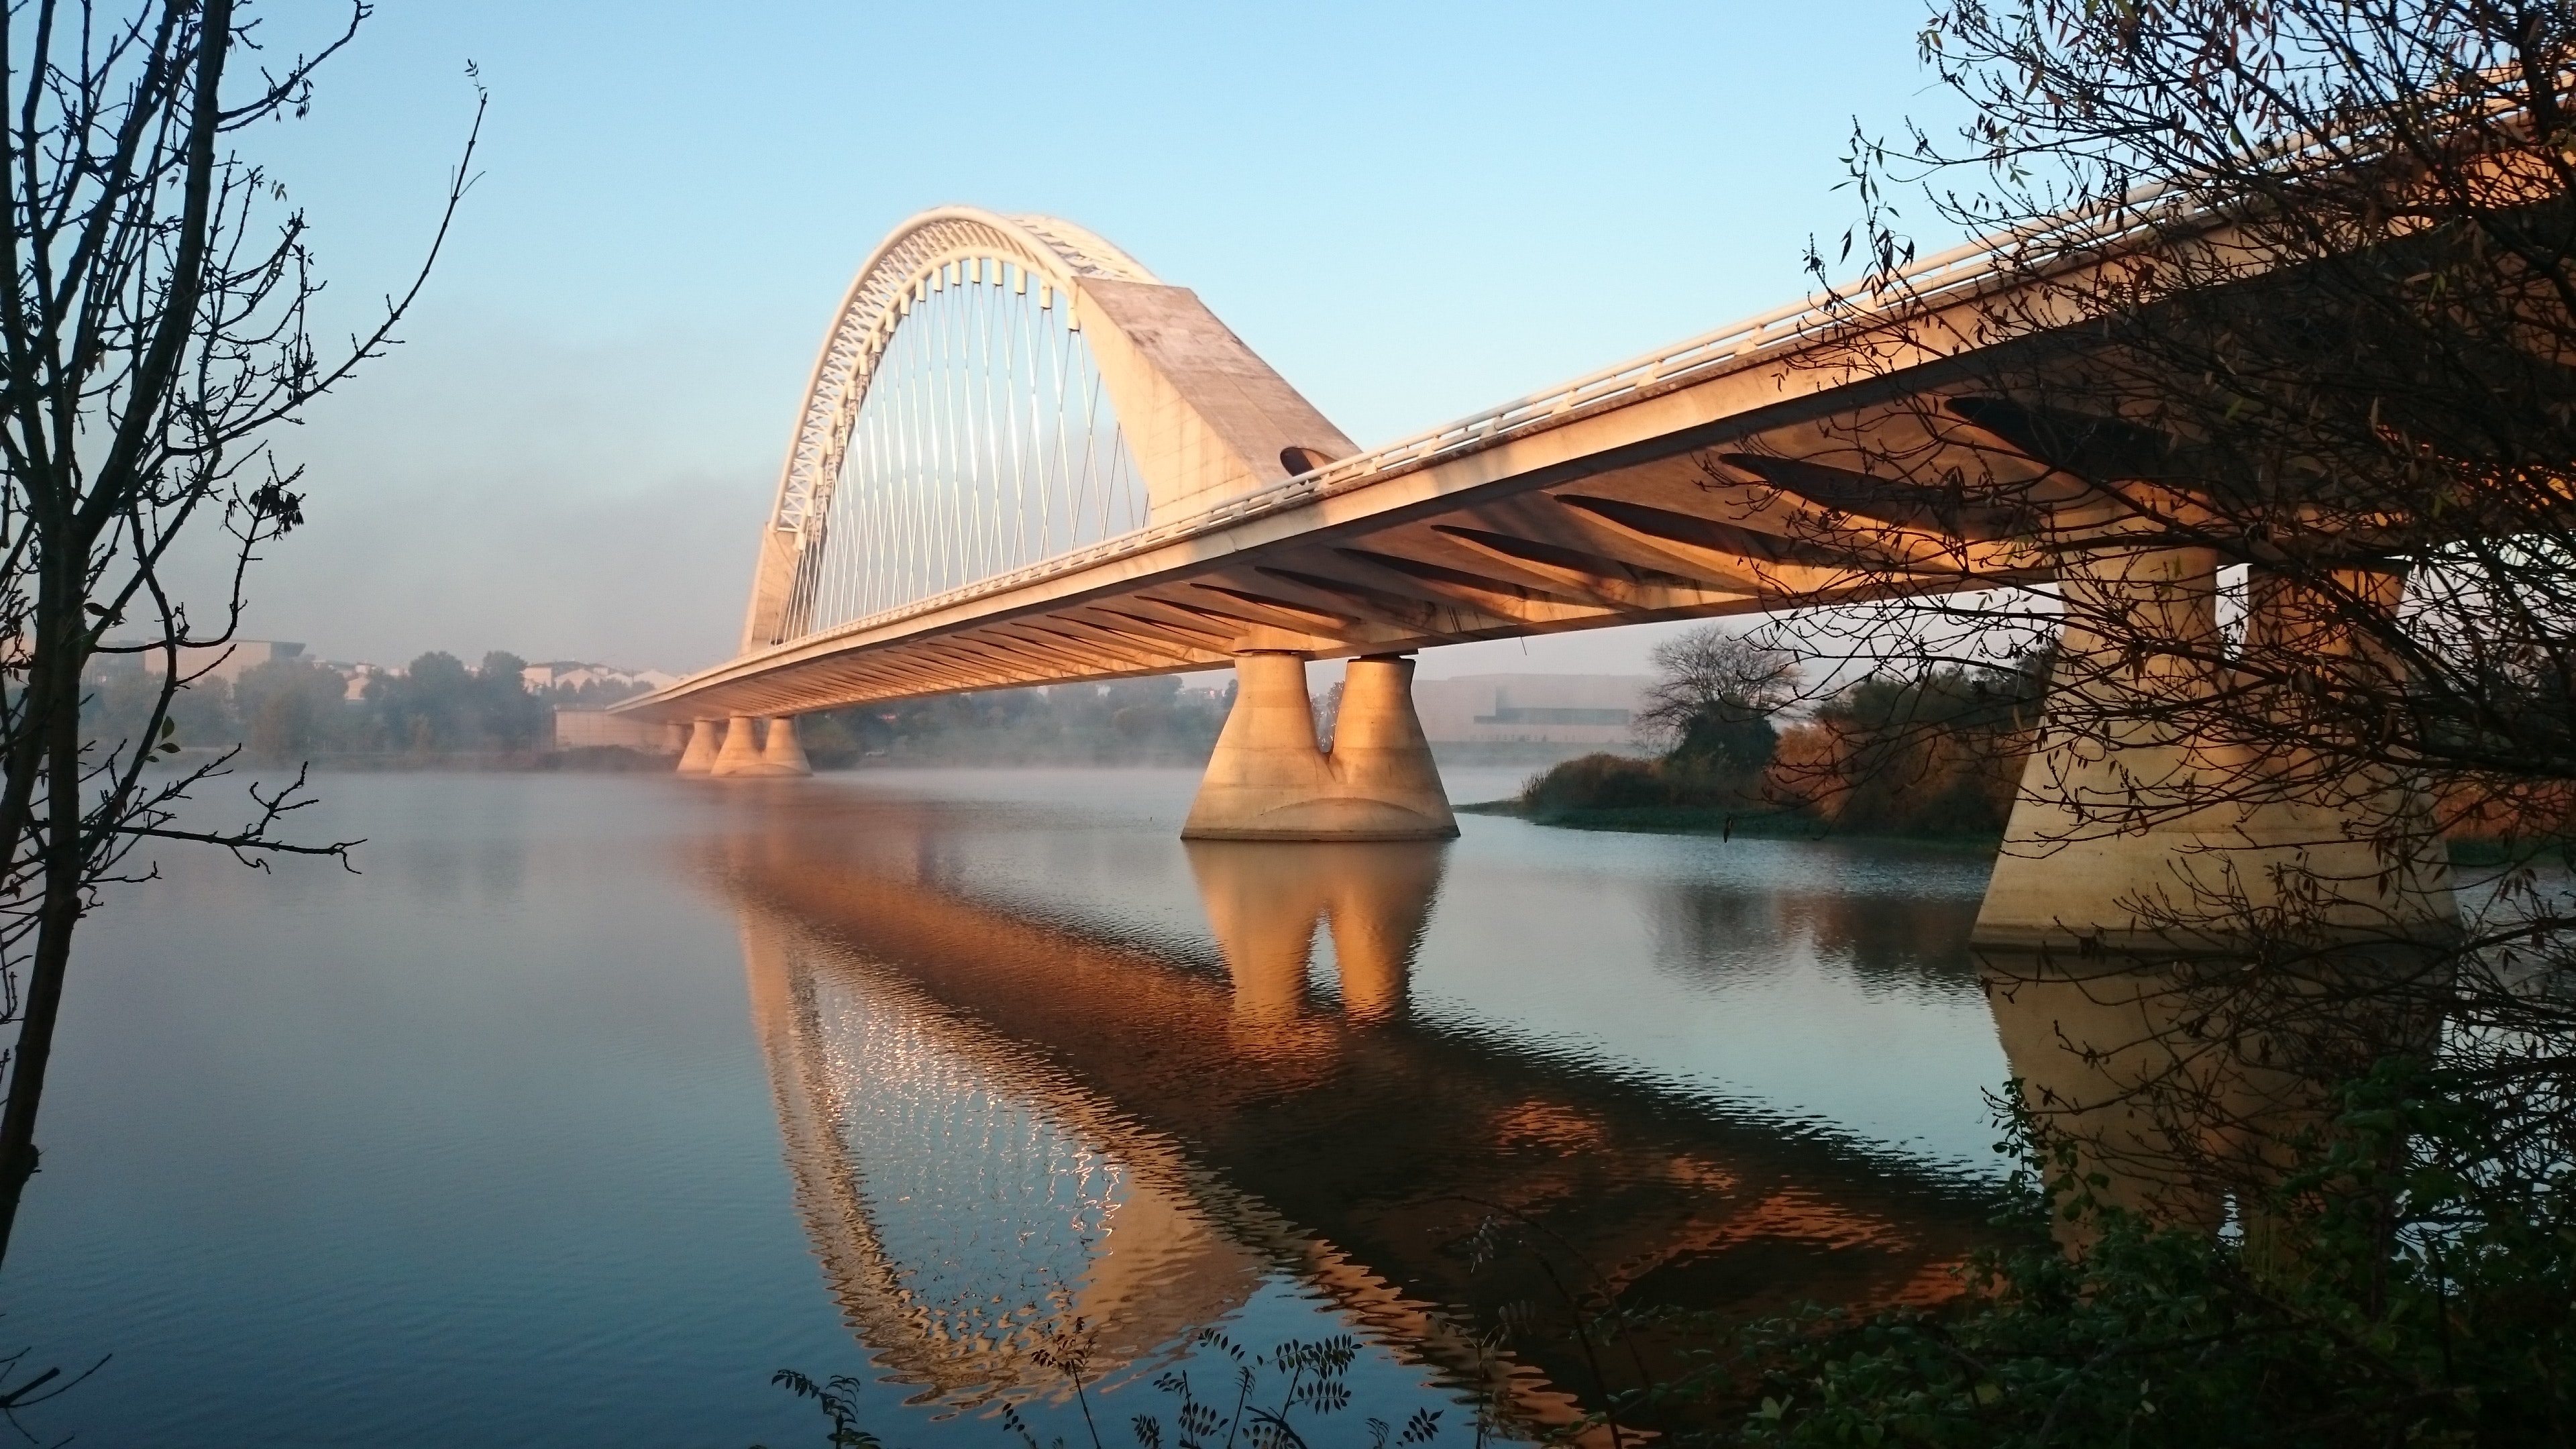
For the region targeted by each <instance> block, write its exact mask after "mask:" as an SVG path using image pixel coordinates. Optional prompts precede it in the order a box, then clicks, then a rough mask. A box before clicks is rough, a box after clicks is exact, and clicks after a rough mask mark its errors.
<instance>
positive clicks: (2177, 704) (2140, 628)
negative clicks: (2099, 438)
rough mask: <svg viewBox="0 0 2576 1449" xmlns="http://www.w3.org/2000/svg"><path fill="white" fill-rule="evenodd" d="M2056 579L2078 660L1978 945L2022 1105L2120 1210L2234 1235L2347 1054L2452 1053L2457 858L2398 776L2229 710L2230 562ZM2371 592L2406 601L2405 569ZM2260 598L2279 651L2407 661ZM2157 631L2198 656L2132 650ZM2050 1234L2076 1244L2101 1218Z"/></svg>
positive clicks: (2133, 559) (2137, 554)
mask: <svg viewBox="0 0 2576 1449" xmlns="http://www.w3.org/2000/svg"><path fill="white" fill-rule="evenodd" d="M2059 582H2060V587H2061V589H2062V591H2063V593H2064V596H2065V599H2066V622H2065V625H2064V626H2063V629H2062V632H2061V635H2060V639H2059V644H2058V659H2057V665H2056V673H2055V676H2054V678H2052V680H2051V681H2050V692H2049V698H2048V702H2047V706H2046V712H2045V714H2044V715H2043V717H2042V720H2041V725H2040V735H2039V739H2038V742H2037V744H2036V747H2035V748H2034V749H2033V750H2032V752H2031V755H2030V759H2029V762H2028V764H2027V765H2026V766H2025V767H2024V770H2023V775H2022V780H2021V787H2020V791H2019V793H2018V795H2017V796H2016V798H2015V800H2014V804H2013V810H2012V818H2011V820H2010V822H2009V824H2007V826H2006V827H2005V837H2004V847H2003V854H2002V856H2001V857H2000V858H1999V859H1998V860H1997V861H1996V863H1995V872H1994V875H1993V877H1992V878H1991V879H1990V881H1989V882H1988V885H1987V888H1986V898H1985V902H1984V905H1983V906H1982V907H1981V909H1980V910H1979V912H1978V916H1977V924H1976V930H1975V934H1974V937H1973V939H1974V941H1975V944H1976V945H1977V947H1978V948H1979V951H1978V954H1979V957H1980V965H1981V967H1982V970H1983V975H1984V982H1985V986H1986V991H1987V996H1988V1000H1989V1001H1990V1003H1991V1004H1992V1006H1993V1009H1994V1012H1995V1019H1996V1024H1997V1027H1998V1029H1999V1031H2000V1033H2001V1036H2002V1039H2003V1044H2004V1050H2005V1056H2006V1058H2007V1060H2008V1061H2009V1062H2010V1063H2011V1066H2012V1071H2013V1075H2014V1076H2015V1077H2016V1078H2018V1079H2019V1080H2020V1081H2021V1083H2022V1091H2023V1096H2024V1101H2025V1103H2026V1105H2027V1106H2028V1107H2029V1108H2030V1110H2032V1111H2033V1112H2035V1113H2037V1114H2039V1115H2040V1116H2042V1118H2043V1119H2045V1120H2046V1121H2047V1123H2048V1125H2049V1126H2050V1128H2051V1129H2052V1130H2054V1131H2057V1132H2060V1133H2063V1134H2064V1135H2065V1136H2066V1138H2067V1139H2068V1141H2069V1142H2070V1143H2071V1144H2072V1145H2073V1146H2074V1148H2075V1150H2076V1152H2077V1154H2078V1161H2079V1165H2080V1166H2081V1167H2082V1168H2083V1170H2084V1171H2086V1172H2087V1173H2099V1174H2100V1175H2101V1177H2102V1179H2103V1181H2104V1184H2105V1185H2104V1186H2103V1187H2101V1188H2100V1189H2099V1194H2100V1196H2101V1197H2102V1199H2103V1200H2104V1201H2106V1202H2109V1203H2112V1204H2115V1205H2118V1206H2122V1207H2126V1208H2129V1209H2132V1210H2134V1211H2138V1212H2142V1213H2145V1214H2146V1215H2148V1216H2149V1217H2151V1218H2153V1219H2156V1220H2159V1221H2163V1222H2171V1223H2178V1224H2184V1225H2190V1226H2196V1227H2200V1228H2204V1229H2208V1230H2212V1231H2214V1230H2216V1228H2217V1227H2218V1225H2219V1223H2220V1221H2221V1220H2222V1218H2223V1216H2224V1213H2225V1210H2226V1207H2227V1198H2228V1197H2229V1195H2230V1194H2231V1193H2241V1192H2242V1191H2244V1190H2245V1189H2247V1188H2249V1187H2252V1186H2256V1185H2260V1184H2264V1183H2268V1182H2276V1181H2278V1179H2279V1174H2280V1173H2281V1171H2282V1170H2283V1169H2284V1167H2285V1166H2286V1164H2287V1162H2288V1161H2289V1150H2288V1144H2290V1143H2292V1142H2293V1141H2295V1140H2296V1139H2297V1137H2298V1136H2299V1134H2300V1133H2302V1132H2303V1131H2308V1130H2313V1129H2317V1128H2319V1127H2321V1126H2322V1125H2323V1124H2324V1123H2325V1122H2326V1121H2328V1120H2329V1114H2328V1112H2327V1110H2326V1108H2327V1103H2328V1097H2327V1093H2326V1091H2325V1090H2324V1086H2323V1081H2324V1079H2325V1078H2326V1077H2327V1076H2328V1075H2331V1074H2339V1073H2340V1071H2341V1070H2342V1068H2340V1067H2338V1066H2337V1065H2335V1064H2337V1063H2346V1062H2366V1061H2370V1060H2374V1059H2376V1058H2377V1057H2379V1056H2382V1055H2385V1054H2387V1053H2389V1052H2391V1051H2395V1052H2401V1053H2409V1054H2412V1053H2418V1052H2422V1051H2424V1050H2426V1049H2427V1048H2429V1046H2430V1045H2431V1043H2432V1041H2433V1040H2434V1036H2435V1032H2434V1026H2435V1023H2436V1021H2437V1019H2438V1011H2436V1010H2433V1009H2432V1008H2431V1007H2430V1006H2429V1005H2428V1003H2430V1002H2433V1001H2435V1000H2437V999H2438V997H2439V995H2440V982H2439V981H2438V980H2437V979H2435V978H2434V977H2432V976H2430V975H2429V974H2428V969H2429V968H2432V967H2437V966H2438V965H2439V962H2440V957H2439V955H2438V953H2437V952H2435V951H2434V950H2432V949H2431V948H2430V946H2431V943H2434V942H2438V941H2439V940H2441V939H2442V938H2444V937H2445V936H2447V935H2448V934H2450V933H2451V932H2453V931H2455V930H2456V929H2457V907H2456V906H2455V904H2454V903H2453V900H2452V895H2451V884H2450V866H2449V861H2448V857H2447V855H2446V854H2445V852H2444V846H2443V843H2442V841H2441V839H2440V837H2439V836H2438V835H2437V834H2435V833H2434V832H2433V831H2432V830H2431V828H2430V824H2429V822H2430V813H2429V811H2428V810H2427V808H2426V804H2425V802H2424V801H2423V799H2422V798H2421V797H2420V795H2419V794H2418V793H2417V792H2415V791H2414V790H2413V789H2412V788H2411V786H2410V785H2409V784H2408V783H2407V782H2406V781H2405V780H2404V779H2403V778H2401V777H2398V776H2395V775H2393V774H2388V773H2382V772H2373V771H2369V770H2354V769H2350V768H2345V767H2338V766H2330V765H2329V764H2328V762H2325V761H2322V760H2319V759H2317V758H2312V757H2304V756H2303V752H2302V751H2301V750H2300V749H2299V748H2298V747H2297V745H2296V736H2297V731H2296V730H2295V729H2288V728H2284V729H2281V730H2278V731H2274V730H2271V729H2266V728H2247V729H2244V730H2243V731H2242V732H2241V733H2240V732H2238V731H2236V730H2233V729H2230V728H2229V727H2227V726H2226V725H2224V724H2220V723H2218V722H2217V719H2218V717H2217V713H2216V710H2215V708H2214V706H2215V704H2216V702H2217V701H2218V699H2219V695H2218V693H2217V691H2218V688H2219V685H2220V683H2221V676H2220V674H2219V672H2218V671H2219V670H2220V669H2221V668H2223V667H2225V665H2224V663H2223V661H2222V660H2221V659H2220V657H2219V655H2220V651H2219V630H2218V615H2217V607H2216V606H2217V595H2218V589H2217V569H2216V557H2215V555H2214V554H2213V553H2212V551H2210V550H2207V549H2134V548H2133V549H2129V550H2125V551H2123V550H2117V549H2114V548H2110V547H2103V548H2099V549H2096V550H2094V551H2093V552H2091V553H2090V554H2087V555H2078V556H2071V557H2069V558H2067V559H2066V560H2065V561H2063V562H2062V563H2061V564H2060V570H2059ZM2349 586H2350V589H2351V593H2352V594H2353V595H2354V596H2355V597H2358V598H2360V599H2362V600H2365V601H2367V603H2368V604H2369V606H2370V607H2373V608H2384V609H2387V610H2390V611H2393V610H2394V609H2395V608H2396V607H2397V604H2398V595H2399V593H2400V592H2401V587H2402V579H2401V578H2400V577H2399V576H2397V575H2395V574H2382V575H2377V576H2371V577H2364V576H2361V575H2356V576H2355V577H2354V578H2353V579H2352V580H2351V581H2349ZM2246 606H2247V612H2246V618H2245V630H2246V639H2247V641H2248V645H2249V647H2251V646H2255V645H2260V646H2261V648H2262V654H2263V656H2264V657H2266V658H2267V659H2268V660H2269V661H2270V662H2273V663H2277V662H2278V661H2280V660H2281V659H2283V658H2285V657H2292V656H2295V657H2297V658H2299V659H2301V660H2302V661H2314V662H2315V664H2316V666H2317V667H2318V668H2320V669H2323V670H2328V671H2331V670H2333V669H2335V668H2337V667H2339V664H2340V666H2342V667H2354V668H2358V669H2362V670H2375V669H2381V668H2385V667H2386V666H2384V665H2381V664H2378V663H2377V662H2375V661H2371V660H2368V659H2366V658H2364V657H2362V656H2361V654H2360V653H2359V650H2360V649H2361V648H2362V647H2364V646H2362V645H2361V644H2359V643H2358V642H2357V641H2356V639H2355V637H2354V633H2353V631H2351V630H2349V629H2348V628H2346V627H2344V626H2341V625H2338V624H2336V623H2334V622H2333V621H2334V620H2335V618H2336V617H2337V615H2336V613H2335V610H2334V608H2331V607H2324V606H2322V605H2321V601H2319V600H2316V599H2312V598H2302V597H2300V596H2299V595H2297V594H2296V593H2295V592H2293V591H2292V590H2291V589H2290V588H2289V587H2288V586H2287V585H2285V584H2284V583H2283V582H2282V581H2280V580H2278V579H2274V578H2268V577H2265V576H2263V575H2261V574H2259V573H2258V574H2257V576H2256V577H2254V578H2252V579H2250V580H2249V581H2248V588H2247V591H2246ZM2348 606H2349V605H2348V602H2347V603H2346V604H2344V605H2343V607H2348ZM2111 621H2116V622H2111ZM2106 633H2107V634H2109V635H2112V636H2117V637H2116V638H2106V637H2105V636H2106ZM2141 636H2145V637H2147V638H2150V639H2152V638H2156V637H2161V638H2163V639H2165V640H2169V641H2171V642H2172V643H2173V645H2175V646H2176V647H2175V648H2174V649H2173V651H2172V652H2171V653H2170V654H2166V655H2160V656H2157V657H2150V658H2145V659H2139V658H2136V657H2134V655H2133V654H2132V653H2130V652H2129V651H2125V650H2124V649H2123V648H2122V647H2121V646H2122V644H2124V643H2125V644H2132V645H2133V644H2135V643H2137V642H2139V640H2140V638H2141ZM2226 704H2227V708H2228V709H2229V710H2230V711H2260V710H2262V709H2263V708H2264V705H2263V703H2262V701H2261V700H2260V699H2259V698H2248V699H2244V700H2242V701H2239V700H2237V699H2233V698H2231V699H2229V700H2227V702H2226ZM2238 717H2239V718H2242V719H2244V720H2245V722H2246V723H2247V724H2249V725H2261V724H2262V723H2263V719H2262V716H2260V715H2259V714H2248V715H2240V716H2238ZM2282 718H2283V719H2284V720H2285V721H2294V720H2296V719H2297V716H2295V715H2285V716H2283V717H2282ZM2204 723H2206V724H2207V725H2208V728H2206V729H2204V728H2203V727H2202V726H2203V725H2204ZM2213 735H2215V736H2220V737H2213ZM2227 736H2232V737H2227ZM2392 845H2394V846H2396V847H2398V849H2397V850H2396V852H2395V856H2396V858H2394V859H2392V858H2391V851H2390V847H2391V846H2392ZM2255 966H2259V969H2257V970H2249V969H2247V968H2248V967H2255ZM2239 1206H2240V1208H2242V1202H2241V1201H2240V1203H2239ZM2245 1230H2246V1232H2247V1235H2248V1241H2249V1243H2257V1242H2258V1239H2259V1240H2263V1241H2268V1237H2267V1235H2268V1234H2269V1233H2270V1232H2271V1231H2272V1228H2271V1226H2270V1225H2268V1224H2266V1223H2263V1222H2259V1221H2256V1220H2253V1219H2248V1220H2247V1221H2246V1223H2245ZM2056 1231H2057V1235H2058V1238H2059V1241H2060V1242H2061V1243H2062V1244H2063V1245H2064V1246H2066V1247H2068V1248H2069V1249H2071V1250H2079V1251H2080V1250H2081V1249H2083V1248H2084V1247H2085V1246H2086V1245H2087V1244H2088V1243H2089V1242H2090V1241H2091V1239H2092V1235H2093V1231H2094V1230H2093V1227H2092V1225H2090V1224H2086V1223H2070V1222H2068V1221H2066V1220H2063V1219H2060V1220H2058V1221H2057V1222H2056ZM2258 1246H2259V1243H2258ZM2263 1251H2266V1252H2269V1251H2270V1249H2269V1248H2268V1247H2267V1248H2264V1249H2263Z"/></svg>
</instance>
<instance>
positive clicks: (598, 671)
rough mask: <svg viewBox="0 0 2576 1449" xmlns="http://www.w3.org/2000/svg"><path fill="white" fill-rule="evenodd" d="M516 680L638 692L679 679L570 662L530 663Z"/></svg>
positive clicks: (537, 685) (539, 685)
mask: <svg viewBox="0 0 2576 1449" xmlns="http://www.w3.org/2000/svg"><path fill="white" fill-rule="evenodd" d="M519 679H520V681H521V682H522V683H524V684H526V685H527V687H528V688H530V689H556V688H562V689H579V688H580V687H581V686H583V685H585V684H624V685H634V686H637V692H638V693H641V692H642V691H644V690H649V689H660V688H662V687H663V686H664V685H667V684H677V683H679V682H680V676H678V675H676V674H665V673H663V672H662V671H661V670H659V669H612V668H610V667H609V666H607V665H605V664H583V663H581V662H579V661H577V660H571V659H555V660H550V661H548V662H546V663H544V664H531V665H529V666H528V667H527V668H525V669H522V670H520V671H519Z"/></svg>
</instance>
